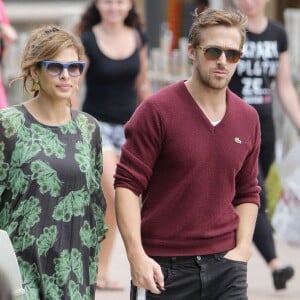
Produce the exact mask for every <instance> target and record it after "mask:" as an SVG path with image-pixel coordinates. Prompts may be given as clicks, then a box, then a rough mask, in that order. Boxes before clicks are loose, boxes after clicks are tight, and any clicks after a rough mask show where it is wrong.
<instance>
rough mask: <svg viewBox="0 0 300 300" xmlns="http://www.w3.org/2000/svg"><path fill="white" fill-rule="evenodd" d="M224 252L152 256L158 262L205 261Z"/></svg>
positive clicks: (222, 254)
mask: <svg viewBox="0 0 300 300" xmlns="http://www.w3.org/2000/svg"><path fill="white" fill-rule="evenodd" d="M225 253H226V252H221V253H215V254H209V255H194V256H152V258H153V259H154V260H155V261H157V262H158V263H173V264H174V263H188V262H195V261H198V262H199V261H205V260H211V259H215V258H219V257H222V256H224V254H225Z"/></svg>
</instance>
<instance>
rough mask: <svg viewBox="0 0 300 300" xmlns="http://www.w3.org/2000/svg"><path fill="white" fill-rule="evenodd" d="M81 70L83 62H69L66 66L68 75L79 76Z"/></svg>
mask: <svg viewBox="0 0 300 300" xmlns="http://www.w3.org/2000/svg"><path fill="white" fill-rule="evenodd" d="M82 71H83V64H80V63H71V64H70V65H69V67H68V72H69V75H70V76H79V75H80V74H81V73H82Z"/></svg>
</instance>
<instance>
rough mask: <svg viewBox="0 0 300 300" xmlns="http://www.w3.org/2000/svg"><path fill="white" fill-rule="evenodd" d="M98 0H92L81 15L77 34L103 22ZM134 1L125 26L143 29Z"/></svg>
mask: <svg viewBox="0 0 300 300" xmlns="http://www.w3.org/2000/svg"><path fill="white" fill-rule="evenodd" d="M97 1H98V0H92V1H91V3H90V4H89V5H88V6H87V8H86V10H85V11H84V13H83V14H82V15H81V19H80V22H79V23H78V25H77V26H76V30H75V31H76V33H77V34H79V35H80V34H81V33H82V32H83V31H85V30H87V29H91V28H92V27H93V26H94V25H96V24H98V23H100V22H101V15H100V14H99V11H98V9H97V7H96V2H97ZM131 1H132V8H131V10H130V11H129V13H128V15H127V17H126V19H125V21H124V24H125V25H127V26H129V27H135V28H137V29H141V28H142V21H141V18H140V16H139V14H138V13H137V11H136V8H135V4H134V1H133V0H131Z"/></svg>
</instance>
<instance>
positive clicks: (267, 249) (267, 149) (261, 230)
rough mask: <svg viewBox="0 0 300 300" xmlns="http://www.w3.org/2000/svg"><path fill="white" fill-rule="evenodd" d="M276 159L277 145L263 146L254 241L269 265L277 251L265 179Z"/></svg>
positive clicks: (260, 156) (267, 144) (260, 155)
mask: <svg viewBox="0 0 300 300" xmlns="http://www.w3.org/2000/svg"><path fill="white" fill-rule="evenodd" d="M274 157H275V145H274V142H273V141H271V142H269V143H264V144H262V145H261V149H260V154H259V175H258V183H259V185H260V186H261V188H262V190H261V192H260V208H259V211H258V215H257V221H256V226H255V231H254V236H253V241H254V244H255V246H256V247H257V249H258V250H259V252H260V253H261V255H262V256H263V258H264V259H265V261H266V262H267V263H268V262H270V261H271V260H272V259H274V258H276V249H275V243H274V238H273V229H272V226H271V223H270V220H269V217H268V213H267V207H268V203H267V195H266V187H265V179H266V177H267V176H268V173H269V171H270V167H271V165H272V163H273V161H274Z"/></svg>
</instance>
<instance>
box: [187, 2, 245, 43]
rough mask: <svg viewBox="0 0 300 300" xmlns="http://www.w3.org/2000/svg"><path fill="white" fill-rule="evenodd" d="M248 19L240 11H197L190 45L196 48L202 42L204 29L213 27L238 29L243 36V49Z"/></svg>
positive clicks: (190, 34) (190, 32)
mask: <svg viewBox="0 0 300 300" xmlns="http://www.w3.org/2000/svg"><path fill="white" fill-rule="evenodd" d="M246 24H247V17H246V16H245V15H244V14H242V13H241V12H239V11H231V10H221V9H212V8H207V9H206V10H204V11H203V12H201V13H198V10H197V9H196V10H195V13H194V21H193V24H192V26H191V29H190V31H189V37H188V40H189V43H190V44H191V45H192V46H193V48H196V47H197V46H199V44H200V41H201V33H202V32H203V30H204V29H206V28H209V27H212V26H218V25H221V26H226V27H236V28H237V29H238V30H239V32H240V34H241V45H240V49H242V47H243V45H244V42H245V39H246Z"/></svg>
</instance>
